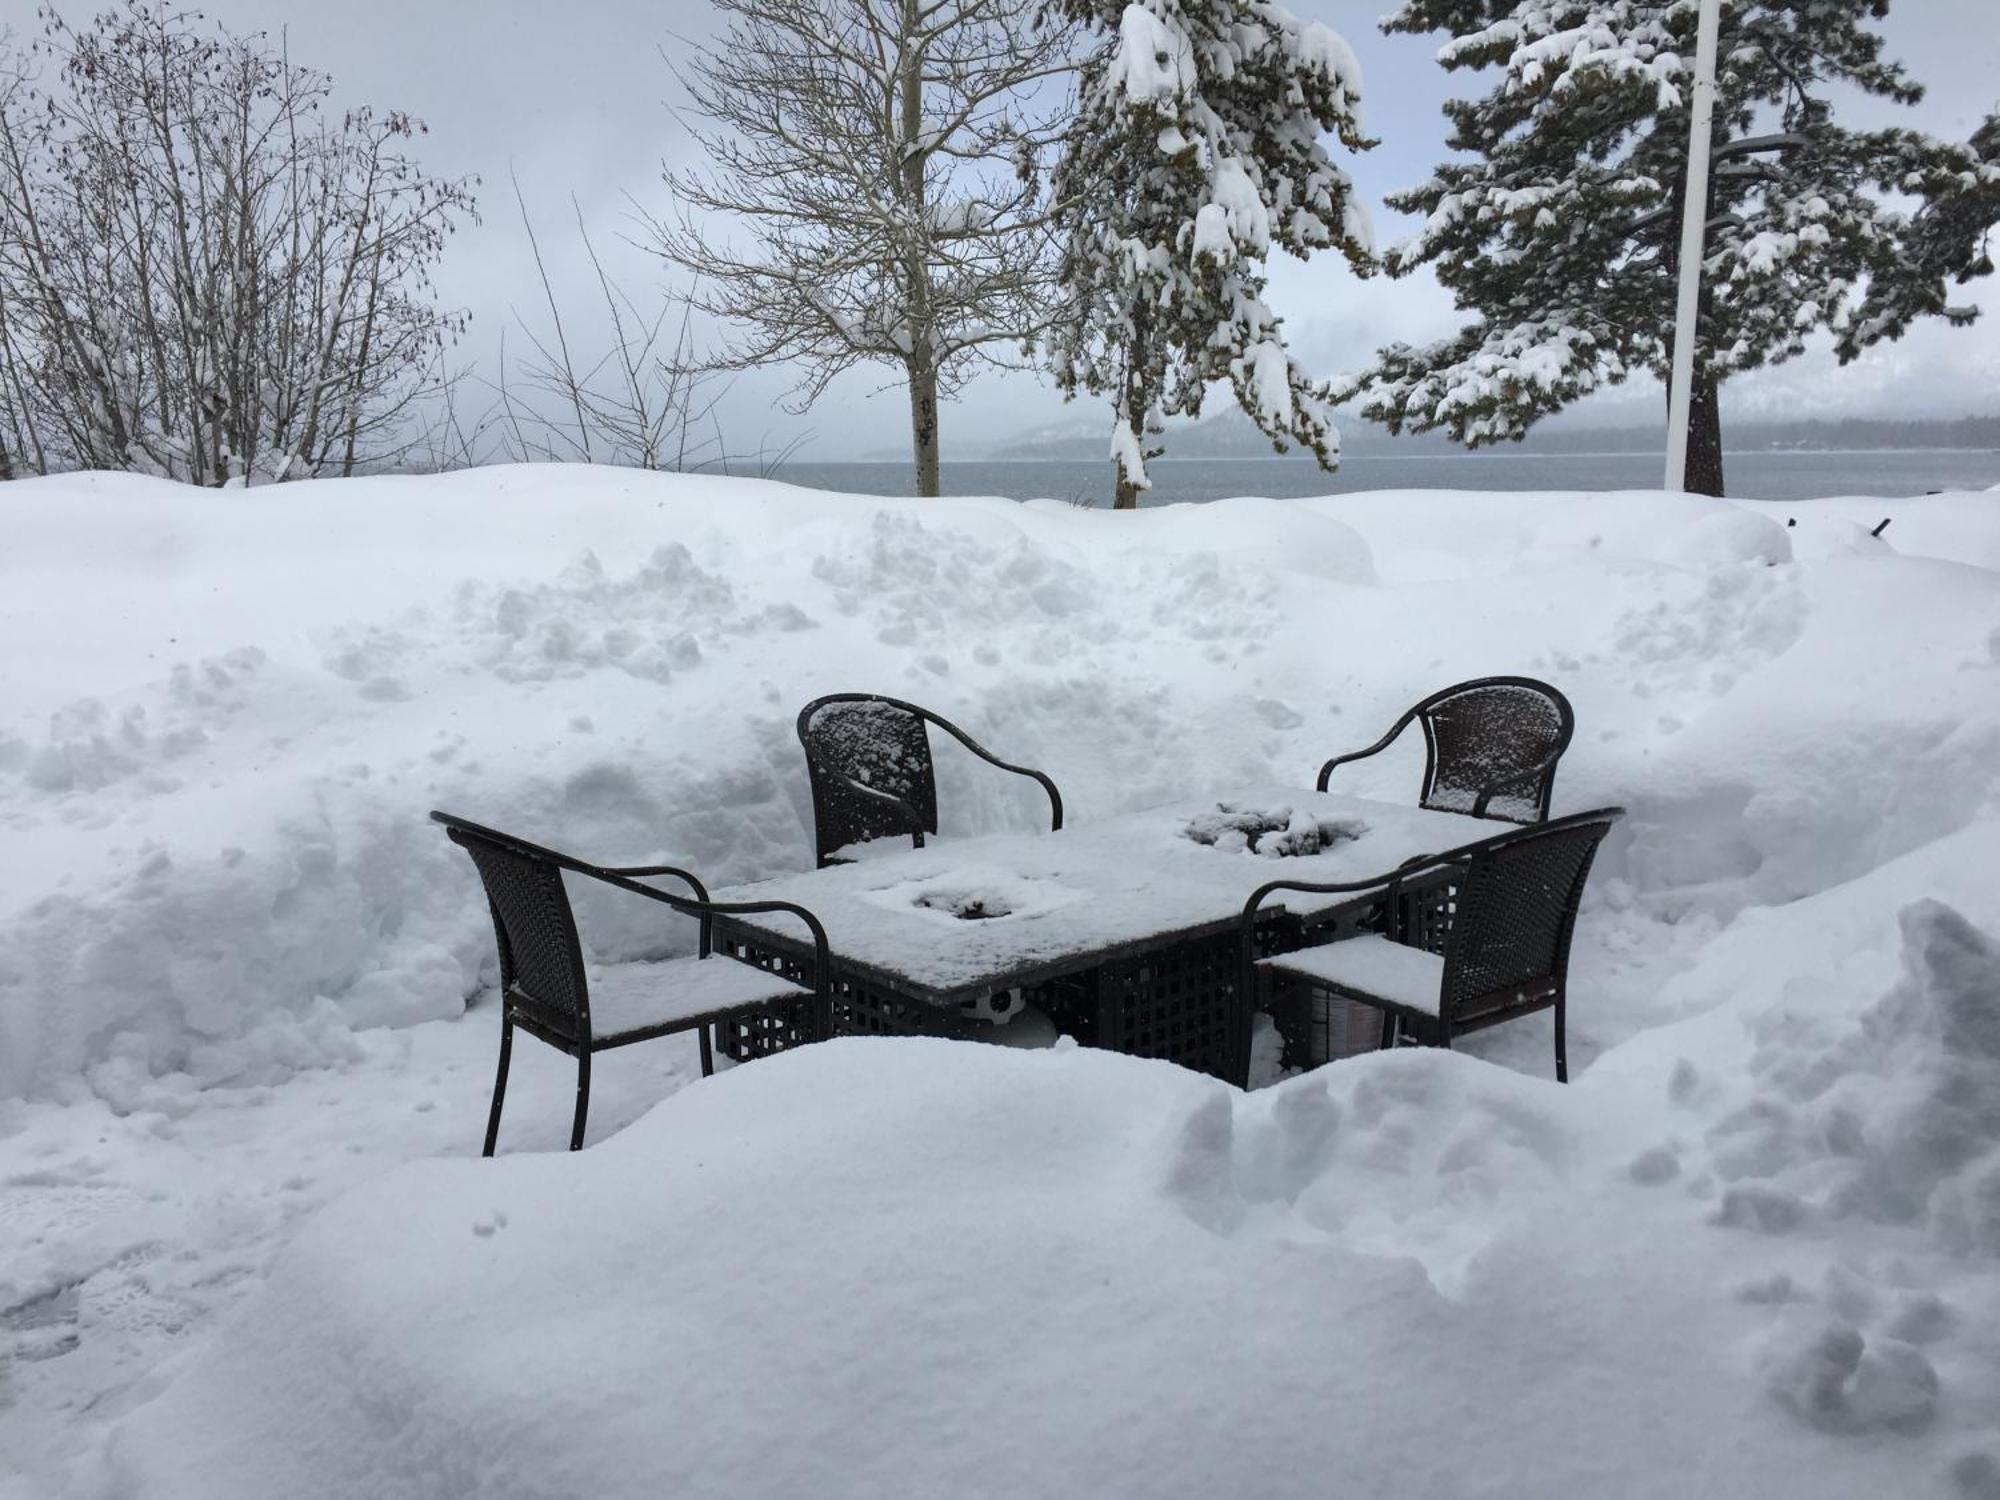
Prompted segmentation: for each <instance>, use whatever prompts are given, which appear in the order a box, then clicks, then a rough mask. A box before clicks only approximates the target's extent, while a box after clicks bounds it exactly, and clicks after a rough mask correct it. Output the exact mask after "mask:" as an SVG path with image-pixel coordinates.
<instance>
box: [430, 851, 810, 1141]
mask: <svg viewBox="0 0 2000 1500" xmlns="http://www.w3.org/2000/svg"><path fill="white" fill-rule="evenodd" d="M431 818H432V820H433V821H435V822H438V823H442V824H443V825H444V828H445V833H446V836H447V837H449V838H450V839H451V841H452V842H453V843H454V844H457V845H458V846H459V847H460V848H462V849H463V850H465V852H466V853H467V854H469V855H471V856H472V862H473V864H474V865H475V866H477V867H478V870H479V878H480V880H481V882H482V883H483V884H484V885H485V887H486V898H487V901H488V903H489V905H490V906H491V908H492V912H493V932H494V937H495V940H496V941H497V942H498V944H499V949H500V992H501V1006H502V1009H501V1014H500V1067H499V1071H498V1073H497V1075H496V1076H495V1078H494V1080H493V1107H492V1110H491V1112H490V1113H489V1115H488V1116H487V1121H486V1144H485V1147H484V1148H483V1150H482V1152H481V1154H482V1155H484V1156H491V1155H492V1154H493V1147H494V1143H495V1141H496V1140H497V1139H498V1137H499V1134H500V1108H501V1105H502V1104H503V1103H504V1102H505V1100H506V1097H507V1065H508V1062H509V1060H510V1058H511V1057H512V1055H513V1050H514V1031H515V1029H516V1028H517V1027H518V1028H519V1029H520V1030H522V1031H525V1032H527V1033H528V1035H530V1036H532V1037H537V1038H539V1039H540V1040H542V1041H544V1042H547V1043H548V1044H549V1045H550V1046H552V1047H555V1048H557V1049H558V1050H560V1051H563V1052H566V1053H568V1054H569V1055H570V1056H571V1057H574V1058H575V1059H576V1060H577V1076H576V1116H575V1119H574V1121H573V1123H572V1124H571V1127H570V1138H569V1149H570V1150H572V1151H577V1150H581V1149H582V1147H583V1131H584V1122H585V1119H586V1118H587V1116H588V1114H589V1111H590V1060H591V1058H592V1056H594V1055H595V1054H596V1053H599V1052H605V1051H608V1050H610V1049H611V1048H613V1047H626V1046H630V1045H631V1044H632V1043H634V1042H645V1041H651V1040H652V1039H653V1038H654V1037H662V1036H671V1035H672V1034H674V1033H675V1032H681V1031H696V1032H699V1034H700V1039H701V1071H702V1075H703V1076H704V1077H706V1076H707V1075H709V1074H710V1073H712V1072H714V1071H715V1053H714V1032H715V1028H716V1027H717V1026H718V1025H721V1024H723V1023H726V1022H730V1021H735V1020H738V1019H741V1018H743V1017H746V1016H750V1015H757V1014H770V1013H776V1014H777V1015H778V1016H780V1017H782V1018H784V1021H785V1024H786V1025H787V1026H788V1027H789V1028H790V1029H791V1030H792V1031H793V1032H794V1033H795V1040H797V1041H813V1040H818V1039H820V1038H823V1037H825V1036H826V1034H827V1031H828V1025H829V1003H828V995H829V991H828V988H827V983H828V969H827V946H826V931H825V929H824V928H822V927H821V926H820V923H819V919H818V918H817V917H815V916H814V915H813V914H812V913H811V912H809V911H807V910H806V909H805V908H804V907H803V906H798V905H795V904H793V903H791V902H788V901H758V902H747V903H742V902H739V903H731V904H727V905H718V904H717V903H715V902H713V901H710V900H709V899H708V891H707V888H706V887H704V886H703V885H702V883H701V881H700V880H698V879H697V878H696V877H695V876H693V875H692V874H690V873H689V872H687V871H686V870H682V869H678V868H676V867H675V866H672V865H634V866H628V867H624V868H610V867H606V866H601V865H593V864H589V863H587V862H585V861H583V860H580V859H576V858H573V857H572V856H570V855H567V854H562V853H558V852H557V851H556V850H554V849H544V848H542V847H541V846H540V845H538V844H531V843H528V842H527V841H526V840H525V839H518V838H515V837H514V836H513V835H512V834H507V833H501V832H499V831H497V830H495V829H492V828H484V827H481V826H480V825H479V824H477V823H471V822H468V821H466V820H465V819H464V818H458V817H453V816H452V815H451V814H449V813H443V812H433V813H432V814H431ZM564 871H569V872H570V873H572V874H575V875H582V876H586V877H588V878H589V879H592V880H599V881H603V882H604V883H605V884H607V885H614V886H617V887H618V888H619V889H620V890H625V891H630V892H632V893H633V894H634V895H639V896H644V897H646V898H647V899H648V900H651V901H658V902H660V903H662V904H663V905H666V906H669V907H671V908H672V909H673V910H675V911H677V912H681V913H682V914H684V915H687V916H691V917H695V918H697V919H698V920H699V921H700V923H701V940H700V947H699V950H698V952H697V953H696V954H695V955H694V956H693V957H689V958H676V959H669V960H666V961H664V962H661V963H653V964H646V965H643V966H634V967H643V969H644V970H645V972H644V973H643V974H635V973H627V974H625V975H623V976H621V982H619V983H616V984H608V985H607V984H602V983H600V984H599V985H598V986H596V987H595V988H593V986H592V985H591V984H590V983H589V981H588V979H587V978H586V977H585V972H584V960H583V944H582V942H581V940H580V939H579V937H578V936H577V929H576V917H575V914H574V913H573V912H572V910H571V908H570V902H569V893H568V892H567V891H566V890H565V889H564V888H563V872H564ZM642 876H671V877H673V878H674V879H676V880H680V881H683V882H685V883H686V885H687V886H688V887H689V889H690V890H692V891H693V892H694V895H693V897H692V898H690V897H686V896H678V895H674V894H671V893H669V892H667V891H662V890H657V889H655V888H654V887H652V886H650V885H644V884H642V883H641V881H640V877H642ZM760 911H761V912H775V911H783V912H789V913H791V914H792V915H794V916H796V917H797V918H798V919H799V920H800V921H801V922H802V923H804V924H805V927H806V929H807V930H808V931H809V932H810V933H811V935H812V943H813V954H814V959H813V970H812V972H813V984H812V987H811V988H807V987H806V986H804V985H801V984H795V983H793V982H792V981H791V980H789V979H785V978H783V977H781V976H779V975H777V974H773V973H770V972H769V971H767V970H764V969H760V968H756V967H754V966H752V965H750V964H747V963H740V962H738V961H736V960H735V959H732V958H728V957H725V956H721V955H714V956H711V954H710V952H709V927H710V919H711V917H713V916H714V915H716V914H718V913H732V912H760Z"/></svg>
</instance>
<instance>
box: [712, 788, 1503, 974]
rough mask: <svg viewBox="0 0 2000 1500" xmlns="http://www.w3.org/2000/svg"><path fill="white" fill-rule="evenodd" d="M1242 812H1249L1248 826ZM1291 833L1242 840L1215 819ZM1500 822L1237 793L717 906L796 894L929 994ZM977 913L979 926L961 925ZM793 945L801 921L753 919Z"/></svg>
mask: <svg viewBox="0 0 2000 1500" xmlns="http://www.w3.org/2000/svg"><path fill="white" fill-rule="evenodd" d="M1244 814H1249V815H1250V816H1249V818H1248V819H1247V820H1246V819H1245V818H1244V816H1243V815H1244ZM1219 821H1220V822H1226V823H1237V824H1241V823H1244V822H1245V821H1247V822H1248V823H1249V824H1250V825H1251V826H1258V825H1261V826H1265V827H1271V828H1275V829H1280V830H1285V833H1284V834H1283V835H1281V836H1280V837H1278V838H1264V839H1260V840H1258V841H1257V843H1256V846H1255V852H1256V853H1258V854H1261V855H1264V856H1265V857H1264V858H1261V859H1259V858H1250V859H1245V858H1242V857H1240V855H1241V852H1242V851H1243V849H1244V848H1245V843H1246V840H1245V839H1244V838H1243V837H1242V836H1241V835H1240V834H1239V836H1238V837H1237V838H1236V839H1234V840H1229V839H1226V838H1224V837H1221V836H1219V834H1218V822H1219ZM1490 831H1491V825H1490V824H1486V823H1482V822H1480V821H1479V820H1478V819H1475V818H1470V817H1465V816H1463V815H1460V814H1457V813H1448V812H1433V811H1428V810H1426V809H1423V808H1417V807H1410V806H1397V805H1394V804H1388V803H1379V802H1372V801H1369V800H1366V799H1362V798H1357V797H1352V796H1345V795H1341V794H1337V793H1335V794H1322V793H1316V792H1311V791H1306V790H1302V789H1300V788H1297V787H1293V788H1290V789H1287V788H1285V787H1282V786H1262V787H1256V786H1253V787H1244V788H1230V789H1228V790H1227V791H1226V792H1225V794H1224V795H1223V796H1222V798H1221V799H1220V800H1219V801H1218V799H1216V798H1213V797H1210V798H1201V799H1193V800H1190V801H1187V802H1186V803H1184V804H1181V805H1169V806H1167V807H1162V808H1154V809H1148V810H1147V811H1145V812H1139V813H1128V814H1125V815H1124V816H1122V817H1108V818H1100V819H1097V820H1094V821H1092V822H1090V823H1087V824H1084V825H1082V826H1080V827H1074V828H1065V829H1064V831H1063V834H1062V836H1061V837H1060V838H1051V837H1045V836H1044V834H1043V832H1039V831H1038V832H1036V833H1031V834H1030V833H1015V834H989V835H987V836H985V837H983V838H973V839H961V840H955V841H948V842H946V843H944V844H942V845H929V844H927V845H926V846H925V847H924V848H922V849H913V848H911V847H909V841H908V840H907V839H904V840H902V841H900V842H901V845H902V847H901V848H900V849H898V850H896V851H895V852H893V853H887V854H881V853H877V854H874V855H873V856H872V857H870V858H867V859H862V860H857V861H855V862H854V863H852V864H849V865H845V866H842V867H839V868H835V869H830V870H814V871H807V872H802V873H800V874H796V875H788V876H787V875H781V876H777V877H775V878H773V879H770V880H765V881H759V882H757V883H756V884H754V885H745V886H735V887H729V888H725V889H723V890H720V891H717V892H716V893H715V898H716V900H718V901H724V902H748V901H792V902H797V903H798V904H800V905H802V906H806V907H808V908H809V909H810V910H811V911H812V913H813V915H815V916H816V917H818V918H819V919H820V921H821V922H822V923H824V924H825V926H826V933H827V940H828V942H830V943H831V944H832V945H833V947H834V949H835V950H836V951H837V952H840V953H844V954H848V955H852V956H854V957H857V958H863V959H865V960H866V961H867V963H868V964H869V966H870V967H871V968H874V969H877V970H880V971H882V972H884V973H887V974H892V975H895V976H897V977H898V978H899V979H901V980H902V981H904V982H905V983H907V984H909V985H911V986H913V987H916V988H918V989H921V990H927V991H930V992H932V993H934V994H948V993H952V992H962V991H970V990H976V989H980V988H986V989H1000V988H1004V987H1006V986H1009V985H1014V984H1020V983H1024V982H1028V978H1029V977H1035V978H1042V977H1047V975H1048V973H1050V972H1052V971H1057V970H1059V969H1060V968H1061V966H1062V964H1063V961H1064V960H1066V959H1073V958H1074V956H1075V955H1076V954H1079V953H1089V952H1091V951H1093V950H1095V951H1102V950H1103V949H1106V948H1111V947H1117V946H1122V945H1126V944H1133V943H1141V942H1144V941H1146V940H1148V939H1151V938H1156V937H1158V936H1159V935H1160V934H1162V933H1169V932H1184V931H1190V930H1193V929H1196V928H1200V927H1203V926H1207V925H1212V924H1216V923H1224V922H1228V921H1230V920H1232V919H1233V918H1235V917H1236V916H1237V915H1238V914H1239V913H1240V912H1241V911H1242V910H1243V903H1244V902H1245V901H1247V900H1248V899H1249V897H1250V895H1251V893H1252V892H1253V891H1255V890H1256V889H1257V888H1258V887H1259V886H1261V885H1263V884H1264V883H1265V882H1267V881H1271V880H1278V879H1285V880H1308V881H1315V882H1325V883H1335V882H1344V881H1356V880H1367V879H1369V878H1371V877H1373V876H1376V875H1380V874H1383V873H1384V872H1387V871H1390V870H1393V869H1395V868H1396V867H1397V866H1398V865H1400V864H1402V863H1403V862H1404V861H1405V860H1409V859H1413V858H1416V857H1419V856H1421V855H1424V854H1431V853H1437V852H1439V851H1440V850H1445V849H1456V848H1459V847H1460V846H1462V845H1465V844H1469V843H1473V842H1476V841H1477V840H1478V839H1480V838H1481V837H1483V836H1485V835H1486V834H1487V833H1489V832H1490ZM1339 900H1340V898H1338V897H1327V896H1319V897H1313V896H1307V895H1303V894H1296V893H1294V894H1288V895H1286V896H1285V897H1284V898H1283V899H1282V900H1274V901H1273V903H1272V905H1273V906H1274V907H1276V906H1284V907H1286V908H1288V909H1290V910H1292V911H1308V912H1310V911H1322V910H1325V909H1326V908H1327V907H1329V906H1332V905H1338V904H1339ZM967 908H973V909H975V910H976V912H977V913H978V915H979V917H980V918H981V919H980V920H974V921H966V920H962V918H961V913H962V912H964V911H965V910H966V909H967ZM741 921H742V922H743V923H744V925H746V926H749V927H753V928H757V929H759V930H762V931H764V932H768V933H772V934H774V935H776V936H778V937H781V938H786V937H788V938H791V939H793V940H795V941H796V940H797V938H798V935H799V929H798V920H797V918H795V917H788V916H783V915H772V916H752V917H745V918H742V919H741Z"/></svg>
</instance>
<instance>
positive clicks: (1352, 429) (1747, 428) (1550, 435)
mask: <svg viewBox="0 0 2000 1500" xmlns="http://www.w3.org/2000/svg"><path fill="white" fill-rule="evenodd" d="M1338 424H1339V427H1340V436H1341V451H1342V452H1344V453H1350V454H1354V455H1356V456H1357V457H1358V456H1361V455H1364V454H1421V453H1455V452H1460V451H1462V450H1461V449H1460V448H1459V447H1458V445H1457V444H1455V443H1453V442H1452V441H1451V440H1450V439H1449V438H1446V437H1444V436H1443V435H1441V434H1438V433H1415V434H1407V435H1405V436H1402V437H1392V436H1391V435H1390V434H1389V431H1388V429H1386V428H1384V427H1379V426H1377V425H1376V424H1374V423H1372V422H1368V421H1365V420H1363V419H1362V418H1360V417H1356V416H1352V415H1347V414H1342V415H1341V416H1340V417H1339V418H1338ZM1722 435H1723V441H1724V443H1725V444H1726V445H1727V446H1728V448H1729V449H1730V451H1732V452H1737V453H1743V452H1750V451H1754V450H1758V449H1772V448H1798V449H1804V450H1809V451H1813V450H1816V451H1820V452H1826V451H1829V450H1836V451H1837V450H1840V449H1849V448H2000V416H1990V417H1956V418H1949V419H1939V420H1928V421H1904V420H1900V419H1895V418H1886V417H1882V418H1878V417H1843V418H1836V419H1832V420H1813V421H1798V422H1771V421H1747V422H1736V423H1730V422H1728V421H1725V422H1724V423H1723V429H1722ZM1107 446H1108V442H1107V435H1106V429H1105V424H1104V422H1103V420H1102V419H1101V418H1100V419H1098V420H1096V421H1084V420H1075V421H1069V422H1062V423H1056V424H1051V425H1049V426H1046V427H1039V428H1035V429H1032V430H1030V431H1028V432H1024V433H1019V434H1016V435H1014V436H1012V437H1009V438H1005V439H1002V440H1001V441H999V442H996V443H992V444H989V445H987V446H986V447H985V448H984V449H983V450H980V451H979V452H977V453H976V454H975V455H974V456H975V457H977V458H981V459H986V460H988V461H1004V460H1010V459H1011V460H1022V459H1043V460H1047V459H1097V458H1103V459H1106V460H1107V462H1108V456H1107V453H1106V449H1107ZM1517 447H1518V450H1519V451H1522V452H1527V453H1657V452H1660V451H1661V448H1662V438H1661V433H1660V428H1659V427H1657V426H1653V427H1568V426H1559V427H1548V426H1544V427H1540V428H1537V429H1536V430H1535V431H1534V432H1532V433H1530V434H1529V435H1528V438H1527V440H1526V441H1525V442H1523V443H1521V444H1519V445H1517ZM1166 449H1167V457H1168V458H1169V459H1175V458H1270V457H1273V456H1274V455H1273V451H1272V448H1271V441H1270V439H1269V438H1267V437H1265V436H1264V434H1263V433H1261V432H1259V431H1258V430H1257V429H1256V428H1255V427H1253V426H1252V425H1251V424H1250V419H1249V418H1248V417H1246V416H1244V415H1243V413H1242V412H1240V411H1238V410H1237V409H1236V408H1234V407H1231V408H1229V409H1228V410H1227V411H1222V412H1217V413H1216V414H1215V415H1214V416H1209V417H1203V418H1202V419H1201V420H1200V421H1198V422H1170V423H1168V424H1167V431H1166ZM1294 451H1295V452H1296V451H1297V450H1296V449H1294Z"/></svg>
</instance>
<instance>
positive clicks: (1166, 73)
mask: <svg viewBox="0 0 2000 1500" xmlns="http://www.w3.org/2000/svg"><path fill="white" fill-rule="evenodd" d="M1104 86H1105V88H1106V89H1107V90H1111V91H1114V92H1117V93H1120V94H1122V95H1123V96H1124V97H1125V98H1127V99H1130V100H1132V101H1134V102H1135V103H1143V104H1151V105H1157V106H1170V105H1171V104H1172V102H1173V101H1175V100H1177V99H1179V98H1180V97H1181V96H1182V95H1184V94H1186V93H1188V92H1189V91H1190V90H1191V89H1192V88H1193V87H1194V58H1193V57H1192V55H1190V53H1189V51H1188V43H1187V38H1186V36H1184V35H1183V34H1182V33H1181V32H1180V30H1179V29H1178V28H1176V27H1173V26H1170V25H1168V24H1167V22H1166V21H1165V20H1164V19H1162V18H1161V17H1160V16H1157V15H1155V14H1154V13H1153V12H1152V11H1150V10H1148V9H1146V7H1145V6H1143V5H1137V4H1133V5H1127V6H1126V7H1125V11H1124V14H1123V15H1121V16H1120V17H1119V19H1118V45H1117V47H1116V48H1115V49H1114V51H1113V52H1112V55H1111V59H1110V62H1109V64H1108V65H1107V67H1106V70H1105V79H1104ZM1169 118H1171V112H1170V111H1169Z"/></svg>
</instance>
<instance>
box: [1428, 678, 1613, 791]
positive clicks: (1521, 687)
mask: <svg viewBox="0 0 2000 1500" xmlns="http://www.w3.org/2000/svg"><path fill="white" fill-rule="evenodd" d="M1411 712H1412V713H1413V714H1414V715H1415V716H1416V718H1417V720H1418V722H1420V723H1421V724H1422V725H1423V728H1424V743H1425V746H1426V747H1427V750H1428V755H1427V757H1426V760H1425V764H1424V790H1423V795H1422V797H1421V798H1420V799H1419V801H1420V802H1421V804H1422V805H1423V806H1425V807H1429V808H1435V809H1438V810H1439V811H1442V812H1462V813H1471V812H1476V813H1477V814H1478V815H1479V816H1481V817H1487V818H1501V819H1504V820H1506V821H1507V822H1510V823H1539V822H1541V821H1542V820H1543V819H1544V818H1546V817H1547V816H1548V815H1549V798H1550V796H1551V794H1552V793H1553V792H1554V790H1555V783H1556V759H1557V758H1558V757H1560V756H1561V754H1562V753H1563V751H1564V750H1566V749H1567V748H1568V747H1569V741H1570V735H1571V734H1572V733H1573V732H1574V731H1575V728H1576V715H1575V713H1574V711H1573V710H1572V709H1571V708H1570V706H1569V700H1568V699H1567V698H1565V697H1564V696H1563V695H1562V694H1561V693H1559V692H1557V691H1556V690H1555V689H1554V688H1552V687H1550V686H1549V685H1548V684H1547V683H1546V682H1537V681H1535V680H1534V679H1533V678H1531V677H1483V678H1480V679H1478V680H1477V681H1474V682H1461V683H1459V684H1458V685H1457V686H1456V687H1448V688H1446V689H1444V690H1443V691H1442V692H1438V693H1433V694H1432V695H1431V696H1430V697H1428V698H1426V699H1425V700H1424V701H1423V702H1422V703H1420V704H1418V705H1417V706H1416V707H1415V708H1414V709H1412V710H1411ZM1510 772H1520V773H1524V774H1521V775H1519V776H1517V777H1515V778H1513V779H1509V773H1510ZM1481 793H1486V794H1488V795H1487V799H1486V802H1485V805H1484V806H1483V807H1482V806H1480V805H1479V799H1480V795H1481Z"/></svg>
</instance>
